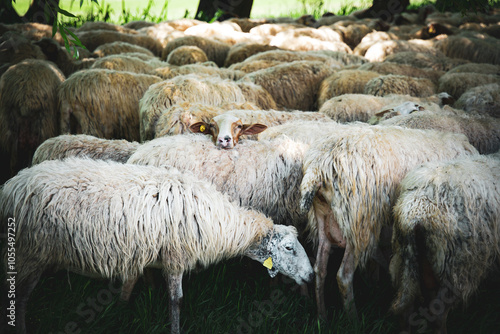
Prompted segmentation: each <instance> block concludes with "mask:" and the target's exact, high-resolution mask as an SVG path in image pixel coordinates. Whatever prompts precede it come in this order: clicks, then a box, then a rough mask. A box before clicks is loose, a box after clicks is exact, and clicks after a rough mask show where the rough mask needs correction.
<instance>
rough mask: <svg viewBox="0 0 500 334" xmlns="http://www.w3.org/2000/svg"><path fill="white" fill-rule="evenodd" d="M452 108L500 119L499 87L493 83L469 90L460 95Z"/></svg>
mask: <svg viewBox="0 0 500 334" xmlns="http://www.w3.org/2000/svg"><path fill="white" fill-rule="evenodd" d="M453 106H454V107H455V108H459V109H463V110H465V111H467V112H472V111H474V112H477V113H481V114H485V115H489V116H492V117H498V118H500V85H499V84H497V83H493V84H489V85H484V86H477V87H473V88H470V89H468V90H466V91H465V92H464V93H463V94H462V95H460V98H459V99H458V100H457V101H456V102H455V104H454V105H453Z"/></svg>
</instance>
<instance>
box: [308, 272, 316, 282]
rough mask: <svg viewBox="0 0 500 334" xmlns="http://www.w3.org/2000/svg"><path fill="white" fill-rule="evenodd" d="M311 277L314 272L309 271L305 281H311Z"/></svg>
mask: <svg viewBox="0 0 500 334" xmlns="http://www.w3.org/2000/svg"><path fill="white" fill-rule="evenodd" d="M313 278H314V272H311V273H310V274H309V275H308V276H307V279H306V281H307V282H311V281H312V280H313Z"/></svg>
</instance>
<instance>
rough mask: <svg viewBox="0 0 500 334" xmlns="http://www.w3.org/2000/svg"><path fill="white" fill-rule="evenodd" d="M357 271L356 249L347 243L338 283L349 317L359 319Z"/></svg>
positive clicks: (338, 274)
mask: <svg viewBox="0 0 500 334" xmlns="http://www.w3.org/2000/svg"><path fill="white" fill-rule="evenodd" d="M355 271H356V261H355V259H354V249H353V246H352V245H351V244H350V243H347V244H346V247H345V252H344V257H343V259H342V264H341V265H340V268H339V271H338V272H337V284H338V286H339V291H340V295H341V296H342V300H343V302H344V309H345V310H346V311H347V314H348V315H349V317H350V318H351V319H352V320H354V321H356V322H357V321H358V315H357V312H356V305H355V303H354V288H353V278H354V272H355Z"/></svg>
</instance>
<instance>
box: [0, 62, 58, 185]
mask: <svg viewBox="0 0 500 334" xmlns="http://www.w3.org/2000/svg"><path fill="white" fill-rule="evenodd" d="M64 79H65V78H64V75H63V74H62V73H61V71H60V70H59V69H58V68H57V67H56V66H55V65H54V64H53V63H52V62H48V61H46V60H38V59H26V60H23V61H21V62H20V63H18V64H16V65H12V66H10V67H9V69H8V70H7V71H6V72H5V73H4V74H3V75H2V76H1V78H0V133H1V134H2V135H1V136H0V156H1V158H2V159H1V160H2V170H1V178H0V184H2V183H4V182H5V181H6V180H7V179H8V178H10V177H12V176H14V175H15V174H16V173H17V172H18V171H19V170H21V169H22V168H24V167H27V166H29V165H30V163H31V158H32V156H33V153H34V152H35V150H36V148H37V146H38V145H40V143H42V142H43V141H44V140H45V139H47V138H50V137H53V136H56V135H58V134H59V120H58V114H57V101H58V100H57V93H56V92H57V89H58V87H59V86H60V85H61V84H62V83H63V82H64Z"/></svg>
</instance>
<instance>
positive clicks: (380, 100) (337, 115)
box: [319, 94, 445, 123]
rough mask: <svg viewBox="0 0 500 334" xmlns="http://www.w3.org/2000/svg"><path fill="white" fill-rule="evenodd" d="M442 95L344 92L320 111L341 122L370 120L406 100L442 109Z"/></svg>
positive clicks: (432, 108) (327, 102)
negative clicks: (380, 94)
mask: <svg viewBox="0 0 500 334" xmlns="http://www.w3.org/2000/svg"><path fill="white" fill-rule="evenodd" d="M442 95H443V94H438V95H433V96H429V97H426V98H418V97H413V96H409V95H398V94H390V95H386V96H373V95H367V94H344V95H340V96H336V97H334V98H331V99H330V100H328V101H326V102H325V103H324V104H323V105H322V107H321V108H320V109H319V112H320V113H322V114H325V115H327V116H328V117H330V118H331V119H333V120H334V121H337V122H340V123H347V122H354V121H359V122H368V121H369V120H370V119H371V118H372V117H373V116H375V115H377V114H378V113H384V112H386V111H387V110H389V109H391V108H393V107H395V106H398V105H400V104H402V103H405V102H411V103H413V104H418V105H420V106H422V107H425V108H426V109H428V110H434V111H440V110H441V106H442V105H443V101H444V100H445V99H444V98H442V97H441V96H442Z"/></svg>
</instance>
